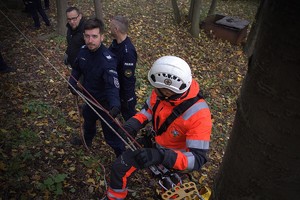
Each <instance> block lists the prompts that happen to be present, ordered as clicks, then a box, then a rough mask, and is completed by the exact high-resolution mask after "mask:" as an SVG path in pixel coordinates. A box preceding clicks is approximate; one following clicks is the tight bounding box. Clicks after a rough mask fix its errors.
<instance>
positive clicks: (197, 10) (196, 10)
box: [191, 0, 201, 37]
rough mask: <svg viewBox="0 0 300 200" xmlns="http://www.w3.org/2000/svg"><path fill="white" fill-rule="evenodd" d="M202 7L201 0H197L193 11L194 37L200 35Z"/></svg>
mask: <svg viewBox="0 0 300 200" xmlns="http://www.w3.org/2000/svg"><path fill="white" fill-rule="evenodd" d="M200 9H201V0H195V2H194V6H193V11H192V12H193V15H192V28H191V34H192V36H193V37H199V32H200Z"/></svg>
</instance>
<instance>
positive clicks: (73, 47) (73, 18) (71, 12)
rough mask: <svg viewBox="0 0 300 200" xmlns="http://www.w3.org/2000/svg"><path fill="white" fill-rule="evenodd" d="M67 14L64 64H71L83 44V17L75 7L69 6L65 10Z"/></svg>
mask: <svg viewBox="0 0 300 200" xmlns="http://www.w3.org/2000/svg"><path fill="white" fill-rule="evenodd" d="M66 16H67V20H68V23H67V25H66V26H67V29H68V30H67V45H68V47H67V50H66V52H65V56H64V63H65V65H71V67H72V68H73V64H74V61H75V58H76V57H77V54H78V52H79V50H80V48H81V47H82V46H83V45H84V44H85V43H84V39H83V24H84V18H83V17H82V14H81V13H80V11H79V10H78V8H76V7H69V8H68V9H67V10H66Z"/></svg>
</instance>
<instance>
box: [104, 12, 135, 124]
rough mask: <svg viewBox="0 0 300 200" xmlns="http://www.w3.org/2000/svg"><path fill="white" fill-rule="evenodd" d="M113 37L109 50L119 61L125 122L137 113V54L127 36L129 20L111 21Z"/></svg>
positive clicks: (119, 17)
mask: <svg viewBox="0 0 300 200" xmlns="http://www.w3.org/2000/svg"><path fill="white" fill-rule="evenodd" d="M110 31H111V36H112V37H113V38H114V39H113V41H112V43H111V45H110V47H109V50H111V52H113V53H114V54H115V55H116V57H117V59H118V68H117V70H118V75H119V81H120V98H121V113H122V116H123V118H124V119H125V120H128V119H129V118H130V117H132V116H133V115H134V114H135V113H136V110H135V105H136V95H135V75H134V74H135V67H136V62H137V53H136V50H135V47H134V46H133V44H132V43H131V40H130V38H129V37H128V35H127V31H128V20H127V19H126V18H125V17H123V16H120V15H117V16H115V17H113V18H112V19H111V22H110Z"/></svg>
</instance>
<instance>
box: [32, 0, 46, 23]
mask: <svg viewBox="0 0 300 200" xmlns="http://www.w3.org/2000/svg"><path fill="white" fill-rule="evenodd" d="M27 9H28V11H29V12H30V14H31V16H32V19H33V21H34V26H35V27H36V28H39V27H40V26H41V24H40V20H39V15H38V13H39V14H40V15H41V17H42V18H43V20H44V22H45V24H46V26H50V21H49V19H48V16H47V15H46V13H45V11H44V9H43V8H42V3H41V0H32V1H30V3H28V4H27Z"/></svg>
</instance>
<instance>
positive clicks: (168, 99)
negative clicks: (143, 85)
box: [156, 88, 188, 101]
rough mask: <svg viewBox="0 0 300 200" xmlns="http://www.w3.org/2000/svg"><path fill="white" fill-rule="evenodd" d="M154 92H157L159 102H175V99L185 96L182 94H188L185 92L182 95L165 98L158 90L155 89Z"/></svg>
mask: <svg viewBox="0 0 300 200" xmlns="http://www.w3.org/2000/svg"><path fill="white" fill-rule="evenodd" d="M156 91H157V92H158V97H159V98H160V99H161V100H165V101H173V100H176V99H179V98H180V97H182V96H184V97H185V96H186V95H183V94H187V93H188V92H185V93H182V94H174V95H172V96H169V97H168V96H165V95H164V94H163V93H162V92H161V90H160V88H156Z"/></svg>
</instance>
